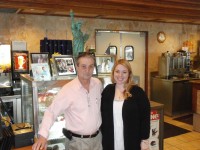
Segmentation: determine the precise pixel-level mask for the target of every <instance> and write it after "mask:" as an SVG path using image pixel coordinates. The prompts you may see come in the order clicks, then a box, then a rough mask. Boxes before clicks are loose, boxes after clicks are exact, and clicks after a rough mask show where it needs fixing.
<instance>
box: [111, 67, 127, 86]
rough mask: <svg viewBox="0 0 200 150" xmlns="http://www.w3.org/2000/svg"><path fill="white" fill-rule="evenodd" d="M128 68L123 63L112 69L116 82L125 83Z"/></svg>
mask: <svg viewBox="0 0 200 150" xmlns="http://www.w3.org/2000/svg"><path fill="white" fill-rule="evenodd" d="M128 77H129V73H128V69H127V68H126V67H124V66H123V65H120V64H119V65H117V66H116V67H115V70H114V79H115V82H116V84H123V85H124V84H125V83H126V82H127V80H128Z"/></svg>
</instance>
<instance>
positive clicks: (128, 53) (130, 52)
mask: <svg viewBox="0 0 200 150" xmlns="http://www.w3.org/2000/svg"><path fill="white" fill-rule="evenodd" d="M124 58H125V59H126V60H128V61H133V59H134V47H133V46H132V45H127V46H125V48H124Z"/></svg>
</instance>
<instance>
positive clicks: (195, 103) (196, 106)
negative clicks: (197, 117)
mask: <svg viewBox="0 0 200 150" xmlns="http://www.w3.org/2000/svg"><path fill="white" fill-rule="evenodd" d="M190 82H191V83H192V111H193V112H194V113H198V114H200V80H193V81H190Z"/></svg>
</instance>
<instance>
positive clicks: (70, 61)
mask: <svg viewBox="0 0 200 150" xmlns="http://www.w3.org/2000/svg"><path fill="white" fill-rule="evenodd" d="M53 60H54V65H55V70H56V72H57V75H58V76H69V75H76V67H75V62H74V58H73V56H72V55H58V56H53Z"/></svg>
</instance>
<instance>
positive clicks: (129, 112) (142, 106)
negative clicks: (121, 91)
mask: <svg viewBox="0 0 200 150" xmlns="http://www.w3.org/2000/svg"><path fill="white" fill-rule="evenodd" d="M130 93H131V94H132V97H129V98H128V99H127V100H125V101H124V104H123V107H122V118H123V124H124V146H125V150H140V143H141V140H144V139H148V138H149V133H150V102H149V100H148V98H147V95H146V94H145V92H144V91H143V90H142V88H140V87H139V86H136V85H135V86H133V87H132V89H131V91H130ZM114 95H115V84H109V85H107V86H106V88H105V89H104V90H103V92H102V100H101V114H102V126H101V131H102V136H103V138H102V144H103V150H114V124H113V100H114Z"/></svg>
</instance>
